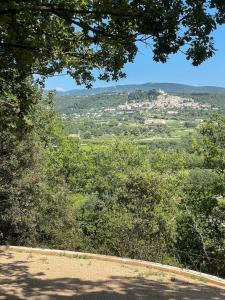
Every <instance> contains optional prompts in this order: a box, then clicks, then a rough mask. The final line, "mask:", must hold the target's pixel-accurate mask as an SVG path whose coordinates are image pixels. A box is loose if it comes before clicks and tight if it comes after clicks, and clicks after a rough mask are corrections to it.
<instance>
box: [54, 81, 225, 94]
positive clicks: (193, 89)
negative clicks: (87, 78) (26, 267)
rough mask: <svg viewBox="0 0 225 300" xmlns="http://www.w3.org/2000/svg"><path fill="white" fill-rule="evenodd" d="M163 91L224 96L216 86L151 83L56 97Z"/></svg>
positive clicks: (86, 90)
mask: <svg viewBox="0 0 225 300" xmlns="http://www.w3.org/2000/svg"><path fill="white" fill-rule="evenodd" d="M154 89H156V90H159V89H160V90H163V91H165V92H167V93H213V94H214V93H215V94H225V88H224V87H217V86H192V85H187V84H178V83H153V82H148V83H144V84H130V85H117V86H111V87H102V88H93V89H73V90H69V91H66V92H57V95H58V96H69V95H74V96H89V95H96V94H104V93H130V92H133V91H135V90H143V91H149V90H154Z"/></svg>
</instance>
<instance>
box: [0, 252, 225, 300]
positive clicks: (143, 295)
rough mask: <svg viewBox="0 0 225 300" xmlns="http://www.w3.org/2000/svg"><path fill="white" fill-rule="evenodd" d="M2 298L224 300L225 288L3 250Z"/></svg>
mask: <svg viewBox="0 0 225 300" xmlns="http://www.w3.org/2000/svg"><path fill="white" fill-rule="evenodd" d="M0 299H12V300H13V299H37V300H42V299H47V300H49V299H52V300H53V299H56V300H62V299H77V300H81V299H82V300H109V299H113V300H142V299H144V300H146V299H149V300H176V299H179V300H208V299H210V300H225V290H224V289H221V288H218V287H214V286H212V285H207V283H206V282H202V281H196V280H195V279H194V278H193V280H192V279H191V280H187V279H186V278H183V277H181V276H176V275H173V274H169V273H164V272H161V271H158V270H154V269H147V268H142V267H133V266H128V265H123V264H121V263H115V262H106V261H98V260H94V259H85V258H83V259H81V258H68V257H63V256H45V255H42V254H28V253H18V252H12V251H0Z"/></svg>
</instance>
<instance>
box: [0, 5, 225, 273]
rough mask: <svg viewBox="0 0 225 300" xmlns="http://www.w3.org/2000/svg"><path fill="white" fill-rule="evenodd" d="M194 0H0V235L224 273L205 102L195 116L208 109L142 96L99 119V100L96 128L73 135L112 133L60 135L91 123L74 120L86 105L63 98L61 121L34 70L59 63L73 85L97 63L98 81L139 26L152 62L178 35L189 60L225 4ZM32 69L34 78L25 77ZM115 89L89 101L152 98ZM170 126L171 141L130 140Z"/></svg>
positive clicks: (215, 129)
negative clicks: (134, 106) (132, 108)
mask: <svg viewBox="0 0 225 300" xmlns="http://www.w3.org/2000/svg"><path fill="white" fill-rule="evenodd" d="M195 3H196V1H161V2H160V1H158V0H157V1H146V0H143V1H126V0H124V1H108V0H104V1H86V0H84V1H77V0H68V1H67V0H57V1H56V0H52V1H47V0H39V1H35V2H34V1H16V0H15V1H14V0H13V1H12V0H10V1H5V0H3V1H1V8H0V31H1V39H0V209H1V214H0V243H1V244H15V245H31V246H43V247H55V248H62V249H73V250H82V251H91V252H98V253H104V254H112V255H120V256H128V257H131V258H140V259H146V260H153V261H159V262H163V263H169V264H173V265H180V266H186V267H190V268H194V269H197V270H201V271H205V272H209V273H212V274H217V275H220V276H223V277H225V271H224V270H225V266H224V255H225V200H224V188H225V184H224V170H225V150H224V149H225V147H224V146H225V118H224V116H222V115H213V116H212V117H211V118H209V119H208V120H207V121H205V122H202V123H201V125H200V126H198V128H197V125H198V121H197V120H196V119H197V118H199V117H200V116H202V114H204V118H206V117H209V110H205V109H202V110H198V111H195V110H193V109H185V110H181V111H179V112H178V115H179V116H178V117H169V116H167V115H166V113H165V112H154V114H156V115H154V114H153V115H152V113H151V112H150V114H149V115H146V113H145V110H144V109H143V112H138V111H137V112H135V113H133V114H132V116H129V115H126V114H123V115H121V116H120V115H119V116H114V117H113V118H111V119H110V120H109V119H108V115H107V113H104V114H103V115H102V118H101V119H100V120H98V121H99V122H100V123H98V124H102V128H103V131H102V132H99V133H96V131H97V130H98V126H96V127H95V128H94V130H95V131H94V132H89V133H88V132H86V133H85V134H86V141H87V140H90V139H89V137H91V138H92V137H93V136H95V137H96V136H100V137H101V138H104V137H105V136H106V134H105V133H107V134H108V135H110V137H111V141H108V142H107V143H106V142H105V143H99V144H98V143H89V144H88V143H87V142H84V140H82V139H78V138H74V137H69V136H68V134H69V133H74V128H73V126H75V127H76V126H77V128H78V131H79V130H80V131H81V129H82V130H86V129H87V131H90V130H91V129H93V127H94V124H95V123H93V121H92V120H89V122H90V124H86V123H85V122H87V115H85V114H88V111H87V109H86V108H87V107H88V105H89V107H88V108H90V101H89V100H90V99H86V100H87V101H85V105H83V104H84V102H81V101H75V102H74V100H72V102H71V103H72V105H73V107H72V109H76V110H79V112H76V113H78V114H80V113H81V112H82V116H80V117H81V120H80V121H81V126H80V125H78V124H77V123H74V122H73V118H72V119H71V120H72V122H71V120H70V116H69V117H68V109H67V108H66V109H67V111H65V112H63V113H64V114H65V115H62V116H63V119H64V120H65V131H64V128H63V127H64V125H63V122H62V120H61V119H60V117H59V116H58V115H57V113H56V112H55V108H54V105H53V95H51V94H49V95H44V94H43V91H42V89H41V88H40V84H41V85H43V82H44V77H46V76H49V75H54V74H55V73H61V72H62V71H63V70H65V69H66V72H67V73H69V74H70V75H71V76H72V77H73V78H74V79H75V80H76V82H77V83H78V84H81V83H84V84H86V86H91V84H92V82H93V80H94V75H93V74H95V71H96V69H98V70H100V73H99V74H98V77H99V79H101V80H109V79H114V80H115V79H118V78H121V77H123V76H124V75H125V74H124V73H123V72H122V70H123V66H124V65H125V64H126V63H127V62H128V61H129V62H132V61H133V60H134V57H135V54H136V52H137V46H136V45H137V44H136V42H137V40H139V39H141V40H142V41H144V42H147V40H148V39H149V38H152V41H153V58H154V60H155V61H161V62H165V61H166V60H167V58H168V55H169V54H171V53H176V52H178V50H179V49H180V48H182V47H183V46H184V45H185V44H186V45H185V46H186V47H185V50H186V57H187V59H191V60H192V62H193V64H194V65H198V64H200V63H201V62H202V61H204V60H205V59H207V58H209V57H211V56H212V55H213V53H214V51H215V50H214V46H213V40H212V39H211V33H212V32H213V31H214V30H215V28H216V26H217V25H218V24H223V23H224V22H225V18H224V4H223V3H222V2H221V1H200V2H199V3H198V5H196V4H195ZM121 15H122V17H121ZM196 16H197V17H196ZM180 29H185V30H182V31H181V30H180ZM35 73H36V74H39V75H43V76H44V77H43V78H39V79H37V80H35V79H34V78H33V74H35ZM114 96H115V95H114ZM114 96H113V98H112V96H110V97H109V98H108V99H107V97H106V96H104V97H103V98H102V97H101V96H98V97H97V96H95V97H96V98H97V101H96V103H98V104H97V105H96V110H98V109H99V106H104V105H106V104H108V103H109V100H110V99H111V100H112V104H113V103H114V104H115V105H120V104H121V101H122V102H123V103H124V97H125V98H126V102H128V103H131V102H132V101H133V100H134V99H135V100H136V101H137V102H138V101H139V100H140V99H142V98H143V97H144V98H146V97H147V100H148V102H151V101H152V92H139V93H134V95H130V96H128V95H127V94H125V95H124V94H120V95H117V96H115V97H114ZM132 97H133V98H132ZM194 97H197V99H198V101H199V102H204V101H206V97H205V96H199V95H195V96H194ZM75 100H77V99H75ZM93 100H94V99H93ZM88 101H89V103H88ZM214 103H216V104H215V105H216V106H217V107H216V108H218V107H219V106H220V105H222V104H223V101H222V100H221V99H220V98H218V97H217V96H216V98H215V99H212V104H214ZM114 104H113V105H114ZM58 107H59V106H58ZM201 107H202V106H201ZM62 108H63V105H62ZM63 109H64V108H63ZM70 110H71V108H70V107H69V111H70ZM85 110H86V111H85ZM83 112H84V115H83ZM219 112H223V111H222V108H221V110H220V108H219ZM94 113H95V112H93V114H94ZM73 117H74V116H73ZM82 118H84V119H82ZM146 118H151V119H159V118H161V119H163V120H165V119H166V118H167V119H166V120H167V121H168V124H167V123H166V126H161V125H157V124H155V129H154V128H152V126H151V127H149V126H144V125H146V124H144V122H145V120H146ZM179 118H180V119H179ZM96 120H97V119H94V122H95V121H96ZM179 120H180V121H181V122H184V123H179V122H180V121H179ZM104 122H105V124H104ZM160 122H161V121H160ZM132 123H133V124H132ZM120 124H121V125H120ZM181 124H185V125H181ZM86 125H87V126H86ZM69 126H72V128H69ZM79 126H80V127H79ZM120 126H121V127H122V130H120V131H119V132H115V130H118V128H119V127H120ZM132 126H133V128H132ZM179 126H180V127H182V128H179V130H178V131H179V134H180V135H182V136H183V142H184V143H183V142H182V143H181V144H180V145H182V146H179V147H177V148H176V149H172V148H173V147H164V148H165V149H164V150H163V149H158V148H159V143H158V141H157V140H154V145H153V146H152V147H147V146H146V145H145V143H146V141H147V140H146V139H143V140H141V141H139V140H135V139H134V140H133V139H132V137H139V136H141V138H142V137H144V138H146V137H149V136H150V138H152V137H153V138H154V136H155V135H157V138H158V134H161V135H165V137H166V138H167V139H168V138H169V135H170V134H171V131H172V129H173V128H176V129H177V128H178V127H179ZM109 127H111V128H113V129H112V130H111V131H110V130H109ZM136 127H137V128H136ZM184 127H186V129H188V131H187V133H188V141H190V140H191V137H190V136H189V132H190V130H189V129H191V130H192V132H193V133H195V134H194V135H195V140H194V141H193V143H192V144H193V146H191V143H190V142H188V147H183V145H185V142H186V141H187V135H184V132H186V131H185V130H184ZM77 128H75V129H76V130H77ZM146 128H147V129H146ZM70 130H71V132H70ZM152 130H153V131H152ZM82 134H84V132H82ZM113 135H117V136H119V137H120V140H118V139H117V138H116V137H114V138H113V139H112V137H113ZM126 135H129V137H128V138H126ZM130 136H131V138H130ZM83 138H84V136H83ZM171 142H172V143H173V141H171Z"/></svg>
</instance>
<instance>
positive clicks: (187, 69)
mask: <svg viewBox="0 0 225 300" xmlns="http://www.w3.org/2000/svg"><path fill="white" fill-rule="evenodd" d="M214 39H215V48H216V49H217V52H216V54H215V55H214V57H213V58H211V59H209V60H207V61H206V62H204V63H203V64H202V65H200V66H198V67H193V66H192V64H191V62H190V61H187V60H186V58H185V55H184V54H183V53H181V52H179V53H177V54H175V55H172V56H170V59H169V60H168V62H167V63H165V64H162V63H156V62H153V60H152V53H151V51H150V49H149V48H147V47H146V46H144V45H140V46H139V52H138V54H137V56H136V58H135V61H134V62H133V63H129V64H127V65H126V66H125V68H124V71H125V73H126V74H127V77H126V78H124V79H121V80H119V81H117V82H112V81H111V82H104V81H100V80H96V82H95V83H94V84H93V87H105V86H113V85H118V84H141V83H146V82H171V83H183V84H190V85H213V86H221V87H225V26H223V27H219V28H218V29H217V30H216V31H215V32H214ZM45 88H46V89H47V90H49V89H56V90H58V91H66V90H71V89H77V88H84V86H77V85H76V83H75V81H74V80H73V79H72V78H70V77H69V76H56V77H51V78H49V79H47V81H46V87H45Z"/></svg>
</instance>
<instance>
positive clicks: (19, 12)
mask: <svg viewBox="0 0 225 300" xmlns="http://www.w3.org/2000/svg"><path fill="white" fill-rule="evenodd" d="M224 22H225V4H224V1H221V0H211V1H208V0H204V1H203V0H197V1H196V0H195V1H194V0H186V1H183V0H165V1H158V0H141V1H140V0H138V1H137V0H113V1H111V0H94V1H89V0H82V1H80V0H51V1H49V0H38V1H21V0H16V1H14V0H9V1H8V0H2V1H1V8H0V54H1V55H0V66H1V69H0V76H1V77H2V78H7V76H9V75H10V76H12V75H13V73H12V72H13V70H16V71H17V72H18V73H17V75H19V76H22V77H24V76H27V75H29V74H33V73H38V74H41V75H43V76H47V75H52V74H54V73H56V72H59V73H60V72H62V71H63V70H64V69H65V68H66V70H67V73H68V74H70V75H71V76H72V77H73V78H74V79H75V80H76V82H77V83H78V84H82V83H85V84H86V85H87V86H90V85H91V82H92V81H93V80H94V75H93V70H94V69H98V70H99V78H100V79H102V80H109V79H113V80H116V79H118V78H120V77H123V76H125V74H124V73H123V72H122V68H123V66H124V65H125V63H127V62H132V61H133V60H134V57H135V55H136V52H137V42H138V41H141V42H144V43H148V44H151V46H152V49H153V59H154V60H155V61H161V62H166V60H167V58H168V55H169V54H171V53H176V52H178V51H179V50H180V49H181V48H182V47H183V46H184V45H185V47H184V49H183V50H182V51H185V55H186V57H187V59H191V60H192V62H193V64H194V65H199V64H200V63H202V62H203V61H204V60H205V59H207V58H209V57H211V56H212V55H213V53H214V51H215V49H214V44H213V39H212V37H211V33H212V32H213V31H214V30H215V29H216V27H217V25H218V24H224ZM14 76H15V74H14Z"/></svg>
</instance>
